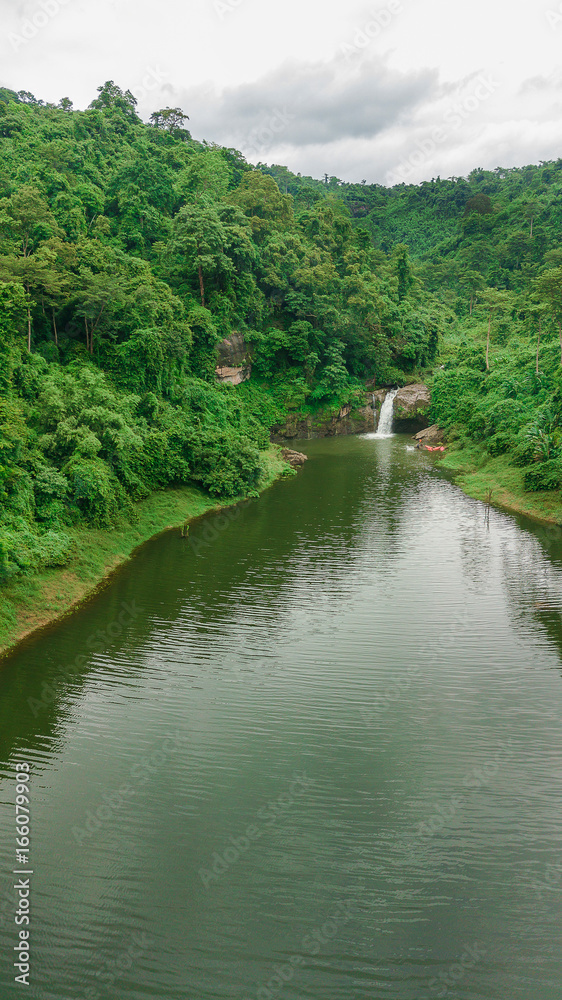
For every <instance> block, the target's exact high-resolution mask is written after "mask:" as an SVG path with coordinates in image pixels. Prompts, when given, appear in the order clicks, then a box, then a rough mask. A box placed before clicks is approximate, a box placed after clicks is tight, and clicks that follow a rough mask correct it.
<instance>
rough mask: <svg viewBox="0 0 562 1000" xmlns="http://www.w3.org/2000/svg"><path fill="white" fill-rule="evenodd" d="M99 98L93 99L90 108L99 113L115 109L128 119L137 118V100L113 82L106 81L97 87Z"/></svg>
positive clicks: (129, 92) (128, 91)
mask: <svg viewBox="0 0 562 1000" xmlns="http://www.w3.org/2000/svg"><path fill="white" fill-rule="evenodd" d="M98 94H99V97H96V98H94V100H93V101H92V103H91V104H90V107H91V108H96V109H98V110H99V111H104V110H109V109H117V110H119V111H122V112H123V114H124V115H127V117H129V118H137V117H138V116H137V112H136V107H137V99H136V97H135V96H134V94H132V93H131V91H130V90H125V91H123V90H121V87H118V86H117V84H116V83H114V82H113V80H106V82H105V83H104V84H103V86H101V87H98Z"/></svg>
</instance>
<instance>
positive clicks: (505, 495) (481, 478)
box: [438, 447, 562, 524]
mask: <svg viewBox="0 0 562 1000" xmlns="http://www.w3.org/2000/svg"><path fill="white" fill-rule="evenodd" d="M438 467H439V468H440V469H441V470H442V471H443V472H445V473H448V474H449V475H450V476H451V478H452V479H453V481H454V482H455V483H456V485H457V486H459V487H460V488H461V490H463V492H464V493H466V494H467V496H469V497H473V498H474V499H475V500H482V501H485V502H486V501H487V500H488V498H490V503H491V504H492V506H493V507H501V508H502V509H503V510H506V511H509V512H510V513H514V514H524V515H525V516H526V517H530V518H532V519H533V520H534V521H538V522H539V523H541V524H562V501H561V498H560V491H559V490H539V491H537V492H530V491H529V490H526V489H525V487H524V485H523V473H522V470H521V469H518V468H517V467H516V466H514V465H511V464H510V463H509V462H508V460H507V458H506V456H505V455H499V456H498V457H497V458H491V457H490V456H488V455H487V454H486V453H485V452H483V451H482V450H481V449H479V448H476V447H475V448H462V449H459V450H458V451H454V450H453V451H450V452H447V454H446V455H445V456H444V457H443V458H442V459H440V460H439V462H438Z"/></svg>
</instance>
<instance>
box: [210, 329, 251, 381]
mask: <svg viewBox="0 0 562 1000" xmlns="http://www.w3.org/2000/svg"><path fill="white" fill-rule="evenodd" d="M251 361H252V351H251V348H250V346H249V344H247V343H246V341H245V340H244V337H243V336H242V334H241V333H237V332H234V333H231V334H230V337H225V339H224V340H221V342H220V344H217V367H216V369H215V370H216V376H217V379H218V380H219V382H230V383H231V384H232V385H240V383H241V382H245V381H246V379H249V378H250V373H251V371H252V364H251Z"/></svg>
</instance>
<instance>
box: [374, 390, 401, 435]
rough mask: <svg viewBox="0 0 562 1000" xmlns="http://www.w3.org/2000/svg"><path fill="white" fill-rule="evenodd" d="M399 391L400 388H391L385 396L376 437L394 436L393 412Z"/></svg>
mask: <svg viewBox="0 0 562 1000" xmlns="http://www.w3.org/2000/svg"><path fill="white" fill-rule="evenodd" d="M397 392H398V389H391V390H390V392H387V394H386V396H385V397H384V401H383V404H382V406H381V415H380V417H379V423H378V427H377V433H376V435H375V437H379V438H387V437H392V414H393V410H394V397H395V395H396V393H397Z"/></svg>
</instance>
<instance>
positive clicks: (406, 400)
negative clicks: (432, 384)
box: [394, 383, 431, 433]
mask: <svg viewBox="0 0 562 1000" xmlns="http://www.w3.org/2000/svg"><path fill="white" fill-rule="evenodd" d="M430 406H431V393H430V391H429V389H428V388H427V386H426V385H422V384H421V383H416V384H415V385H405V386H402V388H401V389H399V390H398V392H397V393H396V396H395V397H394V430H395V431H398V432H399V433H407V432H408V431H416V430H420V428H423V427H427V425H428V423H429V421H428V419H427V414H428V412H429V408H430Z"/></svg>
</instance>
